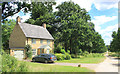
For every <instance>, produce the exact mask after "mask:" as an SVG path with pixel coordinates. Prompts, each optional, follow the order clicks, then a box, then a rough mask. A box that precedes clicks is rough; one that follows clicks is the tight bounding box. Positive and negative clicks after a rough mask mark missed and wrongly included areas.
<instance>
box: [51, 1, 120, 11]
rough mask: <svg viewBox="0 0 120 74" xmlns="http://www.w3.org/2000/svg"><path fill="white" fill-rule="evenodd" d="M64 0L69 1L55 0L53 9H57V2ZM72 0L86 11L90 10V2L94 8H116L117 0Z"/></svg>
mask: <svg viewBox="0 0 120 74" xmlns="http://www.w3.org/2000/svg"><path fill="white" fill-rule="evenodd" d="M65 1H70V0H56V3H57V4H56V5H55V6H53V9H54V11H57V9H55V7H56V6H58V5H59V4H61V3H62V2H65ZM72 1H73V2H74V3H76V4H78V5H80V7H81V8H85V9H86V10H87V11H90V10H91V6H92V4H94V5H95V7H96V9H98V10H105V9H110V8H118V1H119V0H72Z"/></svg>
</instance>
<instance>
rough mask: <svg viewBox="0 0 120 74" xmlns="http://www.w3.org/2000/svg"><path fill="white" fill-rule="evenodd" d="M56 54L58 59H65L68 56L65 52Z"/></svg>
mask: <svg viewBox="0 0 120 74" xmlns="http://www.w3.org/2000/svg"><path fill="white" fill-rule="evenodd" d="M55 56H56V57H57V60H58V61H59V60H65V58H66V56H65V55H64V54H61V53H57V54H55Z"/></svg>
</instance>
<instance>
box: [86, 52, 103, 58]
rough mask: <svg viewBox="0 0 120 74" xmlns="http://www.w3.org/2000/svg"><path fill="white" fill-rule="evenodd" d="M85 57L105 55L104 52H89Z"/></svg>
mask: <svg viewBox="0 0 120 74" xmlns="http://www.w3.org/2000/svg"><path fill="white" fill-rule="evenodd" d="M85 57H89V58H91V57H104V54H103V53H102V54H101V53H90V54H87V55H86V56H85Z"/></svg>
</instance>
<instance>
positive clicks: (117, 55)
mask: <svg viewBox="0 0 120 74" xmlns="http://www.w3.org/2000/svg"><path fill="white" fill-rule="evenodd" d="M108 55H109V56H111V57H115V58H120V52H109V53H108Z"/></svg>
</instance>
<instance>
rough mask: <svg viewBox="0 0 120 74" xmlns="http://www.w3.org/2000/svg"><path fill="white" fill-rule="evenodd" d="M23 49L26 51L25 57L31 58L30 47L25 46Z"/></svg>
mask: <svg viewBox="0 0 120 74" xmlns="http://www.w3.org/2000/svg"><path fill="white" fill-rule="evenodd" d="M24 49H25V50H26V57H27V58H31V57H32V48H31V45H29V44H27V45H26V46H25V48H24Z"/></svg>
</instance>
